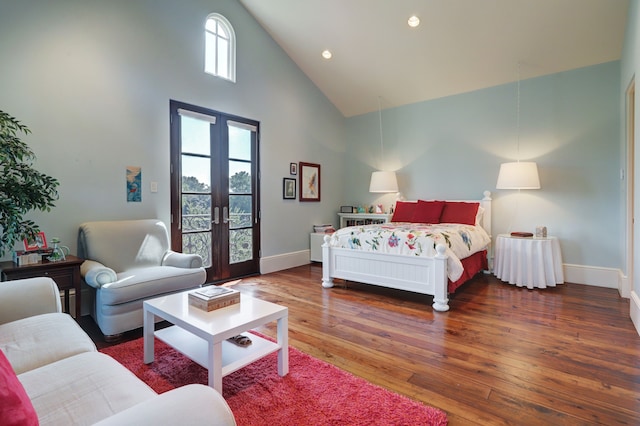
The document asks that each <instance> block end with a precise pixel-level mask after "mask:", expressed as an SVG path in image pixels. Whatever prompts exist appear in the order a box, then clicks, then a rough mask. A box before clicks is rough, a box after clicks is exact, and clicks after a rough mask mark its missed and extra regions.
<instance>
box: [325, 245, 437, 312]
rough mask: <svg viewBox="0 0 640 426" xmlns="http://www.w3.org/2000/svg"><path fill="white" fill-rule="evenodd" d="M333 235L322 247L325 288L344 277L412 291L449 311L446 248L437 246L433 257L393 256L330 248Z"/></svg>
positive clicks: (434, 306)
mask: <svg viewBox="0 0 640 426" xmlns="http://www.w3.org/2000/svg"><path fill="white" fill-rule="evenodd" d="M329 239H330V236H328V235H327V236H325V237H324V244H323V245H322V259H323V260H322V286H323V287H324V288H330V287H333V279H334V278H341V279H345V280H349V281H357V282H361V283H365V284H374V285H379V286H382V287H389V288H396V289H399V290H407V291H413V292H416V293H421V294H429V295H432V296H433V305H432V306H433V309H434V310H436V311H440V312H444V311H448V310H449V299H448V294H447V285H448V279H447V255H446V254H445V251H446V248H445V246H444V245H441V244H439V245H438V246H436V255H435V256H434V257H432V258H425V257H408V256H400V255H390V254H388V253H372V252H365V251H358V250H349V249H343V248H336V247H331V246H330V245H329Z"/></svg>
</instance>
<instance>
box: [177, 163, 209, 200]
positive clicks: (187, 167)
mask: <svg viewBox="0 0 640 426" xmlns="http://www.w3.org/2000/svg"><path fill="white" fill-rule="evenodd" d="M182 192H211V160H210V159H209V158H202V157H194V156H192V155H183V156H182Z"/></svg>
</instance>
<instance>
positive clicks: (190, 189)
mask: <svg viewBox="0 0 640 426" xmlns="http://www.w3.org/2000/svg"><path fill="white" fill-rule="evenodd" d="M170 110H171V245H172V249H173V250H175V251H181V252H183V253H197V254H199V255H200V256H202V259H203V262H204V266H205V269H206V270H207V282H217V281H222V280H228V279H232V278H237V277H242V276H247V275H252V274H256V273H258V272H259V271H260V257H259V256H260V206H259V200H260V197H259V171H258V140H259V137H258V135H259V123H258V122H256V121H253V120H249V119H246V118H241V117H237V116H232V115H229V114H224V113H221V112H217V111H213V110H210V109H206V108H202V107H197V106H194V105H188V104H185V103H181V102H177V101H171V102H170Z"/></svg>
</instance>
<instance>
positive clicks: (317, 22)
mask: <svg viewBox="0 0 640 426" xmlns="http://www.w3.org/2000/svg"><path fill="white" fill-rule="evenodd" d="M239 1H240V3H242V4H243V5H244V6H245V7H246V8H247V10H248V11H249V12H250V13H251V14H252V15H253V16H254V17H255V18H256V19H257V21H258V22H259V23H260V24H261V25H262V26H263V27H264V28H265V30H266V31H267V32H268V33H269V34H270V35H271V37H273V39H274V40H275V41H276V42H277V43H278V44H279V45H280V46H281V47H282V48H283V49H284V50H285V52H286V53H287V54H288V55H289V56H290V57H291V58H292V59H293V61H294V62H295V63H296V64H297V65H298V66H299V67H300V68H301V69H302V71H303V72H304V73H305V74H306V75H307V76H308V77H309V78H310V79H311V80H312V81H313V82H314V83H315V85H316V86H318V88H319V89H320V90H321V91H322V92H323V93H324V94H325V95H326V96H327V98H328V99H329V100H330V101H331V102H332V103H333V104H334V105H335V106H336V107H337V108H338V109H339V110H340V111H341V112H342V114H343V115H344V116H345V117H350V116H354V115H359V114H364V113H367V112H371V111H375V110H377V109H378V102H380V103H381V106H382V108H390V107H394V106H399V105H405V104H411V103H415V102H420V101H425V100H429V99H435V98H439V97H444V96H450V95H454V94H458V93H464V92H469V91H473V90H477V89H482V88H486V87H492V86H496V85H500V84H504V83H508V82H513V81H516V80H517V79H518V77H520V78H521V79H526V78H531V77H537V76H541V75H546V74H552V73H557V72H561V71H566V70H570V69H574V68H580V67H585V66H589V65H595V64H599V63H604V62H608V61H613V60H618V59H620V55H621V52H622V44H623V39H624V31H625V24H626V15H627V8H628V3H629V2H628V0H239ZM411 15H415V16H417V17H419V18H420V25H419V26H418V27H417V28H410V27H409V26H408V25H407V19H408V18H409V17H410V16H411ZM325 49H329V50H330V51H331V52H332V53H333V57H332V59H330V60H326V59H323V58H322V56H321V52H322V51H323V50H325Z"/></svg>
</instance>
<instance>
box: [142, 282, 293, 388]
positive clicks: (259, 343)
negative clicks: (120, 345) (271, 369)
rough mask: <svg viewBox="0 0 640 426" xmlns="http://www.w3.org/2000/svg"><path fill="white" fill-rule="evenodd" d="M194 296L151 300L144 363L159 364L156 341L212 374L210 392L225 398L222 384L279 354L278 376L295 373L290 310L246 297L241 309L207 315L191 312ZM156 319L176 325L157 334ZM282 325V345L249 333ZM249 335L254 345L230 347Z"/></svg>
mask: <svg viewBox="0 0 640 426" xmlns="http://www.w3.org/2000/svg"><path fill="white" fill-rule="evenodd" d="M187 295H188V292H182V293H176V294H172V295H169V296H163V297H158V298H155V299H150V300H146V301H145V302H144V303H143V310H144V362H145V364H149V363H151V362H153V358H154V340H153V338H154V336H155V337H157V338H158V339H160V340H162V341H163V342H165V343H166V344H168V345H169V346H171V347H173V348H174V349H176V350H178V351H179V352H181V353H182V354H184V355H185V356H187V357H189V358H190V359H192V360H193V361H195V362H197V363H198V364H200V365H201V366H203V367H205V368H206V369H207V370H208V371H209V386H211V387H212V388H214V389H215V390H217V391H218V392H220V393H222V378H223V377H224V376H226V375H228V374H231V373H233V372H234V371H236V370H239V369H240V368H242V367H244V366H246V365H248V364H251V363H252V362H254V361H256V360H258V359H260V358H262V357H265V356H267V355H269V354H270V353H273V352H276V351H277V352H278V374H279V375H280V376H285V375H287V373H288V372H289V343H288V320H289V310H288V308H286V307H284V306H280V305H276V304H275V303H271V302H266V301H264V300H259V299H256V298H253V297H250V296H247V295H244V294H242V295H241V296H240V303H239V304H236V305H231V306H227V307H225V308H221V309H216V310H214V311H211V312H207V311H204V310H201V309H198V308H196V307H193V306H190V305H189V302H188V296H187ZM155 317H160V318H162V319H164V320H167V321H169V322H170V323H172V324H174V325H173V326H170V327H167V328H163V329H161V330H155ZM271 321H277V322H278V323H277V336H278V341H277V342H275V343H274V342H271V341H269V340H266V339H263V338H261V337H259V336H256V335H255V334H249V333H246V331H248V330H250V329H252V328H255V327H258V326H260V325H264V324H267V323H269V322H271ZM238 334H244V335H245V336H248V337H249V338H250V339H251V341H252V344H251V345H249V346H245V347H241V346H237V345H235V344H233V343H230V342H227V340H226V339H228V338H229V337H233V336H236V335H238Z"/></svg>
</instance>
